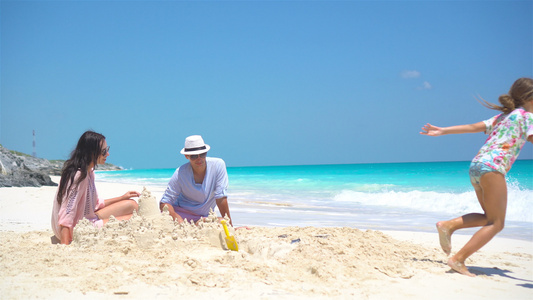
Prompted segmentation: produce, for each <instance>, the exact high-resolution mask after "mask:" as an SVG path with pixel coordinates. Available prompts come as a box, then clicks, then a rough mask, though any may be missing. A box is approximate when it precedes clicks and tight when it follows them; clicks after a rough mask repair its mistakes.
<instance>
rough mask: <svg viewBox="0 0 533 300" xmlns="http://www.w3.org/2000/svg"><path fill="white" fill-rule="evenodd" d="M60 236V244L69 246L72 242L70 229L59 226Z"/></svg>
mask: <svg viewBox="0 0 533 300" xmlns="http://www.w3.org/2000/svg"><path fill="white" fill-rule="evenodd" d="M60 228H61V229H60V232H59V233H60V234H61V240H60V241H61V244H63V245H70V243H71V242H72V234H71V232H72V230H71V228H70V227H65V226H62V225H61V226H60Z"/></svg>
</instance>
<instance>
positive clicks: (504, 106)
mask: <svg viewBox="0 0 533 300" xmlns="http://www.w3.org/2000/svg"><path fill="white" fill-rule="evenodd" d="M532 100H533V79H531V78H527V77H522V78H519V79H517V80H516V81H515V82H514V83H513V85H512V86H511V89H509V93H507V94H504V95H501V96H500V97H499V98H498V101H499V102H500V104H501V106H500V105H497V104H494V103H490V102H487V101H485V100H484V99H483V98H481V101H480V102H481V104H483V106H485V107H488V108H490V109H495V110H499V111H502V112H503V113H505V114H508V113H510V112H512V111H513V110H515V109H516V108H517V107H520V106H522V105H524V103H525V102H527V101H532Z"/></svg>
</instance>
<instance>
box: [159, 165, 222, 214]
mask: <svg viewBox="0 0 533 300" xmlns="http://www.w3.org/2000/svg"><path fill="white" fill-rule="evenodd" d="M206 167H207V169H206V173H205V178H204V181H203V182H202V183H201V184H198V183H196V182H195V181H194V174H193V171H192V166H191V164H190V163H186V164H184V165H182V166H181V167H179V168H177V169H176V171H175V172H174V174H173V175H172V178H170V182H169V183H168V186H167V189H166V190H165V193H164V194H163V197H162V198H161V201H160V203H168V204H170V205H172V206H173V207H174V210H175V211H176V213H178V214H179V215H180V216H181V217H182V218H184V219H187V220H194V221H196V220H198V219H200V217H207V216H208V215H209V211H210V210H211V209H214V208H215V206H216V199H220V198H224V197H227V190H228V173H227V171H226V163H225V162H224V161H223V160H222V159H220V158H214V157H206Z"/></svg>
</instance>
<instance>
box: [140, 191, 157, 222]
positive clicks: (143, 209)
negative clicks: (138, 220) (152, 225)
mask: <svg viewBox="0 0 533 300" xmlns="http://www.w3.org/2000/svg"><path fill="white" fill-rule="evenodd" d="M159 214H160V212H159V207H157V199H156V198H155V196H153V195H152V193H151V192H150V191H149V190H148V189H146V187H143V191H142V193H141V196H140V197H139V212H138V215H139V216H142V217H146V218H150V217H155V216H158V215H159Z"/></svg>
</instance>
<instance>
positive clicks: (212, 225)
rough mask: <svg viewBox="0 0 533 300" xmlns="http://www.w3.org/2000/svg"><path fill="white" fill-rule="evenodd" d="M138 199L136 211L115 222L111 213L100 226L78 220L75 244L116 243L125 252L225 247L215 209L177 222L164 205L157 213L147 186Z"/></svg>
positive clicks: (83, 245) (157, 208)
mask: <svg viewBox="0 0 533 300" xmlns="http://www.w3.org/2000/svg"><path fill="white" fill-rule="evenodd" d="M138 202H139V211H138V212H137V211H134V212H133V216H132V217H131V218H130V219H129V220H123V221H118V220H116V219H115V217H113V216H111V217H110V218H109V221H108V222H107V224H106V225H105V226H104V227H103V228H100V229H98V228H96V227H94V226H93V224H92V223H90V222H89V221H88V220H86V219H83V220H81V221H80V222H79V223H78V224H77V225H76V227H74V236H73V242H74V244H77V245H79V246H81V247H94V246H97V245H103V244H106V245H108V246H109V245H115V246H116V247H118V248H119V249H122V251H123V252H125V253H127V252H129V251H130V249H132V248H136V247H139V248H143V249H146V248H151V247H154V246H157V247H160V248H161V247H171V248H174V247H176V246H179V247H183V246H186V245H196V246H197V245H198V244H204V245H209V246H214V247H220V248H222V249H226V250H227V245H226V243H225V239H224V234H223V231H222V227H221V225H220V223H219V222H218V218H217V216H216V214H215V212H214V211H211V212H210V213H209V216H208V217H207V218H204V219H202V220H200V221H199V222H198V223H196V224H195V223H194V222H187V220H186V222H183V223H178V222H174V221H173V219H172V217H171V216H170V215H169V213H168V210H167V209H166V208H165V209H163V212H160V210H159V207H158V201H157V199H156V197H155V196H153V195H152V193H151V192H150V191H149V190H148V189H146V187H145V188H143V191H142V193H141V196H140V197H139V200H138ZM227 221H229V219H227Z"/></svg>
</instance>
